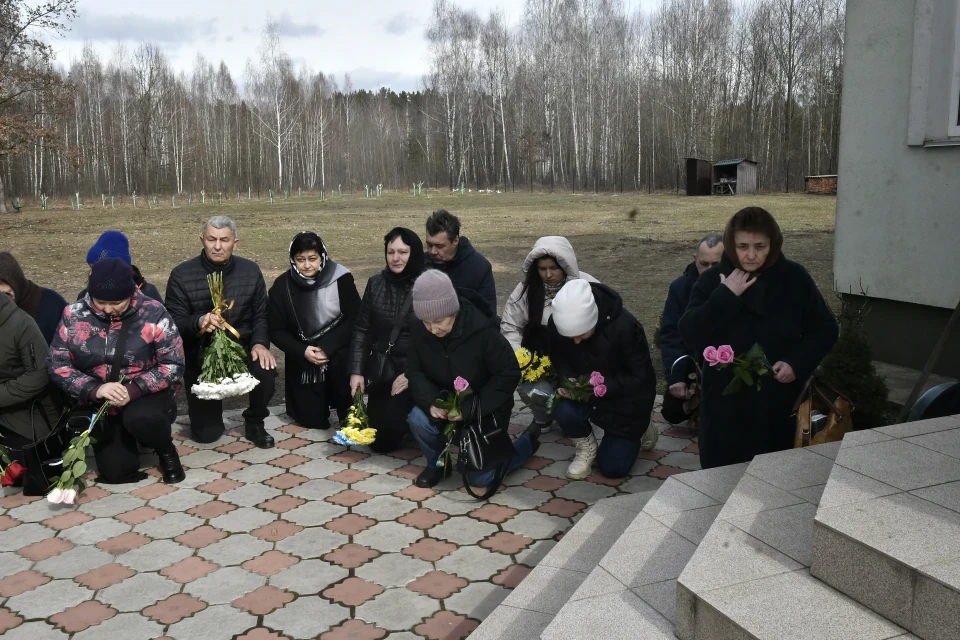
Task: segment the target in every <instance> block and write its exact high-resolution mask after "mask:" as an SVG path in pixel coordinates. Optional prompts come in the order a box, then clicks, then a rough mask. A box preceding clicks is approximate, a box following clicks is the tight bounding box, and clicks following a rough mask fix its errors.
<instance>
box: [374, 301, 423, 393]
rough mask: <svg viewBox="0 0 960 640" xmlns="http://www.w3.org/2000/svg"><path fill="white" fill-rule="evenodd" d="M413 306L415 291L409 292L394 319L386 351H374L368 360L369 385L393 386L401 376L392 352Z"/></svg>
mask: <svg viewBox="0 0 960 640" xmlns="http://www.w3.org/2000/svg"><path fill="white" fill-rule="evenodd" d="M411 306H413V291H408V292H407V296H406V297H405V298H404V299H403V303H402V304H401V305H400V308H399V310H398V312H397V315H396V316H395V317H394V319H393V330H392V331H390V339H389V340H387V348H386V350H385V351H382V352H381V351H377V350H376V349H373V350H372V351H371V352H370V357H369V358H368V359H367V384H374V383H380V382H383V383H387V384H392V383H393V381H394V380H396V378H397V376H398V375H399V374H398V373H397V367H396V365H395V364H394V362H393V358H391V357H390V352H391V351H392V350H393V346H394V345H395V344H396V343H397V338H399V337H400V329H401V328H402V327H403V321H404V320H405V319H406V317H407V315H408V314H409V313H410V307H411Z"/></svg>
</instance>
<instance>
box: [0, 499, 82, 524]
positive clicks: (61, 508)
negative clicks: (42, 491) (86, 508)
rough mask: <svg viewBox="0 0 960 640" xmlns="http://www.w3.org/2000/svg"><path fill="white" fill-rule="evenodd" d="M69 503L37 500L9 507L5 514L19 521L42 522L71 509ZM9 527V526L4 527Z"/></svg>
mask: <svg viewBox="0 0 960 640" xmlns="http://www.w3.org/2000/svg"><path fill="white" fill-rule="evenodd" d="M73 509H74V508H73V507H70V506H69V505H66V506H65V505H54V504H50V503H49V502H48V501H46V500H37V501H36V502H30V503H28V504H24V505H21V506H19V507H15V508H13V509H10V510H9V511H8V512H7V515H8V516H10V517H12V518H14V519H16V520H19V521H20V522H43V521H44V520H49V519H50V518H52V517H54V516H57V515H59V514H61V513H66V512H69V511H72V510H73ZM6 528H8V529H9V528H10V527H6Z"/></svg>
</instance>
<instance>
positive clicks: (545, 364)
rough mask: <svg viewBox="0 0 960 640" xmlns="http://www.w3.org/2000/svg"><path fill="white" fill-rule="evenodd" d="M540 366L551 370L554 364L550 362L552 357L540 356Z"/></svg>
mask: <svg viewBox="0 0 960 640" xmlns="http://www.w3.org/2000/svg"><path fill="white" fill-rule="evenodd" d="M540 366H542V367H543V368H544V369H549V368H550V367H552V366H553V362H551V360H550V356H540Z"/></svg>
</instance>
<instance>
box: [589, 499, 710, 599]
mask: <svg viewBox="0 0 960 640" xmlns="http://www.w3.org/2000/svg"><path fill="white" fill-rule="evenodd" d="M648 504H649V503H648ZM696 549H697V546H696V545H694V544H693V543H691V542H690V541H689V540H687V539H685V538H683V537H682V536H680V535H679V534H677V533H675V532H674V531H672V530H671V529H669V528H668V527H666V526H664V525H661V524H659V523H657V524H655V525H652V526H650V527H648V528H645V529H644V530H643V532H642V534H639V535H625V536H621V537H620V538H619V539H618V540H617V541H616V542H615V543H614V544H613V546H612V547H610V550H609V551H608V552H607V554H606V555H605V556H604V557H603V559H602V560H601V561H600V564H599V566H600V567H602V568H603V569H605V570H606V571H607V572H608V573H609V574H610V575H612V576H613V577H614V578H616V579H617V580H619V581H620V582H622V583H623V584H624V585H626V586H628V587H639V586H643V585H646V584H652V583H654V582H662V581H664V580H670V579H673V578H676V577H677V576H679V575H680V572H681V571H683V569H684V567H685V566H686V565H687V562H688V561H689V560H690V558H691V556H693V552H694V551H696Z"/></svg>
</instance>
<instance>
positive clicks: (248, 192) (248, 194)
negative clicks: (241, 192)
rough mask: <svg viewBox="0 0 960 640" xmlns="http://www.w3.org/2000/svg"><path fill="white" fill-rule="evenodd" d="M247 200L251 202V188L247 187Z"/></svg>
mask: <svg viewBox="0 0 960 640" xmlns="http://www.w3.org/2000/svg"><path fill="white" fill-rule="evenodd" d="M247 200H253V187H247Z"/></svg>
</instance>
